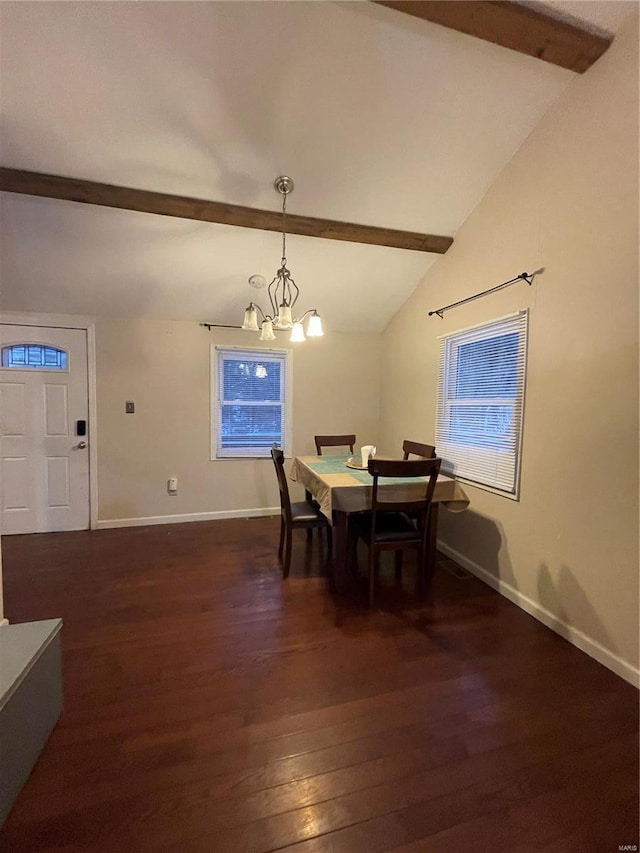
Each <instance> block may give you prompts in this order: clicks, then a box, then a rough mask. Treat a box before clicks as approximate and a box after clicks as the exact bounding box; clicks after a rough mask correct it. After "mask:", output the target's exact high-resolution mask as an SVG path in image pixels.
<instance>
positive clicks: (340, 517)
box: [290, 456, 469, 589]
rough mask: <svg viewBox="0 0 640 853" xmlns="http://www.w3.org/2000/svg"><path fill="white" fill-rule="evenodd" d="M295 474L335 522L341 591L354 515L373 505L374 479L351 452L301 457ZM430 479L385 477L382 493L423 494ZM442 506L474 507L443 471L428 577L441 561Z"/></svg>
mask: <svg viewBox="0 0 640 853" xmlns="http://www.w3.org/2000/svg"><path fill="white" fill-rule="evenodd" d="M378 458H388V457H378ZM358 461H359V460H358ZM290 476H291V479H292V480H293V481H295V482H297V483H299V484H300V485H301V486H302V487H303V488H304V489H305V491H306V492H307V493H308V494H310V495H311V497H312V498H313V499H314V500H315V501H316V502H317V503H318V505H319V506H320V509H321V510H322V512H323V514H324V515H325V516H326V517H327V519H329V521H330V523H331V524H332V525H333V529H334V541H335V557H334V563H333V564H334V571H333V582H334V585H335V586H336V588H338V589H341V588H342V587H343V585H344V582H345V579H346V569H347V531H348V523H349V516H350V515H351V514H352V513H357V512H364V511H366V510H369V509H371V496H372V491H373V477H372V476H371V474H369V472H368V471H367V470H365V469H363V468H361V467H359V466H358V463H357V462H356V461H355V460H353V459H352V458H351V457H349V456H296V457H294V459H293V464H292V466H291V474H290ZM425 481H426V478H425V477H411V478H406V477H393V478H385V480H384V481H379V483H378V489H379V492H380V495H381V496H382V495H384V497H385V498H386V499H387V500H398V501H402V500H412V499H415V498H417V497H419V496H420V495H424V489H425V486H424V483H425ZM440 504H442V505H443V506H444V507H445V508H446V509H447V510H448V511H449V512H463V511H464V510H465V509H466V508H467V507H468V506H469V498H468V496H467V495H466V493H465V491H464V489H463V488H462V486H461V485H460V483H459V482H458V480H456V479H455V477H453V476H452V475H448V474H445V473H442V472H441V473H439V474H438V480H437V482H436V486H435V490H434V493H433V498H432V505H431V513H430V528H429V538H428V553H427V557H426V571H427V577H430V576H431V575H432V573H433V571H434V569H435V564H436V542H437V536H438V509H439V506H440Z"/></svg>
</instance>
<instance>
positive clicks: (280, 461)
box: [271, 447, 333, 578]
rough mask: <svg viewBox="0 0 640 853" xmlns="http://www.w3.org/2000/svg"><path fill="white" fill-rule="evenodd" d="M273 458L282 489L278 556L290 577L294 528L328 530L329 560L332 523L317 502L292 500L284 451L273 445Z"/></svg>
mask: <svg viewBox="0 0 640 853" xmlns="http://www.w3.org/2000/svg"><path fill="white" fill-rule="evenodd" d="M271 458H272V459H273V464H274V466H275V469H276V476H277V478H278V489H279V491H280V544H279V546H278V557H279V558H280V560H281V562H282V577H283V578H288V577H289V570H290V568H291V534H292V532H293V531H294V530H298V529H300V530H307V531H309V533H311V531H312V530H313V528H314V527H315V528H317V529H320V530H326V532H327V550H328V554H327V562H328V561H329V560H330V559H331V552H332V548H333V537H332V532H331V525H330V524H329V521H328V519H327V517H326V516H325V515H323V513H322V512H321V510H320V507H319V506H318V505H317V504H315V503H311V502H310V501H295V502H293V503H292V502H291V498H290V496H289V483H288V482H287V475H286V474H285V471H284V453H283V452H282V450H279V449H278V448H277V447H273V448H272V449H271ZM283 552H284V554H283Z"/></svg>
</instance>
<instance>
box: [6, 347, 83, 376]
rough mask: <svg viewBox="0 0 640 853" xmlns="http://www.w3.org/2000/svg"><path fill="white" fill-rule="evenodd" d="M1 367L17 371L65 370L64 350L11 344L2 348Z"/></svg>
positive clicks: (65, 357) (65, 356)
mask: <svg viewBox="0 0 640 853" xmlns="http://www.w3.org/2000/svg"><path fill="white" fill-rule="evenodd" d="M2 367H9V368H11V367H12V368H14V369H17V370H66V369H67V353H66V350H63V349H58V348H57V347H52V346H47V345H45V344H11V345H10V346H6V347H2Z"/></svg>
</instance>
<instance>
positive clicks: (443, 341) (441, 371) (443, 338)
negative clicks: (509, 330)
mask: <svg viewBox="0 0 640 853" xmlns="http://www.w3.org/2000/svg"><path fill="white" fill-rule="evenodd" d="M516 319H520V320H522V321H523V325H522V329H521V334H522V335H523V336H524V342H523V345H522V370H521V373H522V383H521V388H522V393H521V406H520V411H519V424H518V430H517V435H516V445H515V446H516V451H515V477H514V484H513V491H507V490H505V489H501V488H499V487H498V486H493V485H491V484H488V483H481V482H478V481H477V480H472V479H470V478H469V477H465V476H463V475H458V474H456V475H455V476H456V479H458V480H459V481H460V482H461V483H465V484H468V485H470V486H473V487H475V488H477V489H481V490H482V491H485V492H491V493H492V494H495V495H499V496H500V497H503V498H507V499H508V500H512V501H519V500H520V483H521V476H522V447H523V440H524V418H525V406H526V387H527V372H528V343H529V309H527V308H525V309H522V310H520V311H513V312H511V313H510V314H505V315H503V316H501V317H495V318H494V319H492V320H486V321H483V322H482V323H475V324H474V325H472V326H465V327H464V328H462V329H456V330H455V331H453V332H447V333H445V334H442V335H438V348H439V355H438V371H437V373H438V387H437V395H436V418H435V429H436V452H437V453H438V455H440V453H439V448H438V429H439V422H440V420H441V418H442V415H441V406H442V407H443V408H450V406H451V405H452V403H451V401H448V400H447V398H446V392H445V391H444V390H443V388H442V387H441V383H444V382H446V379H447V376H446V373H445V368H444V365H443V364H442V363H441V354H442V353H443V352H446V351H447V345H448V341H450V340H451V339H452V338H458V337H461V336H463V335H465V334H467V333H469V332H475V331H476V330H480V329H482V328H483V327H490V326H496V325H498V324H499V323H503V322H505V321H506V320H516ZM497 336H498V332H497V331H496V334H495V337H497ZM491 337H494V335H487V338H491ZM481 339H482V338H480V337H479V338H478V340H481ZM463 343H464V341H459V342H458V346H460V345H461V344H463ZM468 399H469V398H464V400H465V401H466V400H468ZM488 399H490V400H491V403H492V404H496V401H497V404H498V405H499V404H500V400H501V399H502V398H488ZM478 402H482V398H478ZM485 402H486V401H485ZM445 443H446V442H445ZM444 461H445V458H443V462H444ZM447 468H448V466H446V465H444V466H443V471H444V472H445V473H446V471H447ZM449 470H451V469H450V468H449Z"/></svg>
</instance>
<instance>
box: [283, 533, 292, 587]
mask: <svg viewBox="0 0 640 853" xmlns="http://www.w3.org/2000/svg"><path fill="white" fill-rule="evenodd" d="M290 568H291V527H287V530H286V536H285V546H284V561H283V563H282V577H283V578H288V577H289V569H290Z"/></svg>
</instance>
